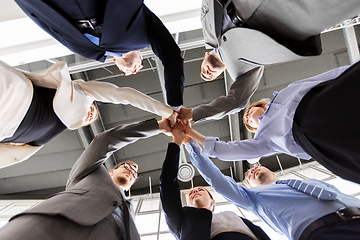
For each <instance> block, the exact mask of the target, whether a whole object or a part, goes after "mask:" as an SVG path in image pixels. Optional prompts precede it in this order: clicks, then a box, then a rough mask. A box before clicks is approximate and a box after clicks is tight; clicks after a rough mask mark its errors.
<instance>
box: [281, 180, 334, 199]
mask: <svg viewBox="0 0 360 240" xmlns="http://www.w3.org/2000/svg"><path fill="white" fill-rule="evenodd" d="M276 184H287V185H289V186H290V187H292V188H295V189H296V190H298V191H300V192H303V193H306V194H309V195H310V196H313V197H316V198H317V199H318V200H325V201H330V200H335V199H336V197H337V195H336V193H334V192H332V191H329V190H325V189H323V188H321V187H316V186H314V185H311V184H308V183H305V182H303V181H301V180H295V179H288V180H278V181H276Z"/></svg>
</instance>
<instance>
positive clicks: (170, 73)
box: [144, 8, 184, 107]
mask: <svg viewBox="0 0 360 240" xmlns="http://www.w3.org/2000/svg"><path fill="white" fill-rule="evenodd" d="M144 11H145V14H146V15H147V23H146V25H147V29H148V35H149V40H150V44H151V48H152V50H153V52H154V53H155V55H156V56H157V57H158V58H159V59H160V61H161V63H162V65H163V66H164V78H165V89H166V99H167V102H168V104H169V105H170V106H173V107H179V106H182V105H183V92H184V59H183V58H182V57H181V50H180V48H179V47H178V45H177V44H176V42H175V41H174V39H173V37H172V36H171V34H170V32H169V31H168V30H167V29H166V27H165V26H164V24H163V23H162V22H161V21H160V19H159V18H158V17H157V16H155V15H154V14H153V13H152V12H151V11H149V10H148V9H147V8H146V9H144Z"/></svg>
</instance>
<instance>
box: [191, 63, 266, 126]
mask: <svg viewBox="0 0 360 240" xmlns="http://www.w3.org/2000/svg"><path fill="white" fill-rule="evenodd" d="M263 72H264V67H257V68H254V69H252V70H250V71H248V72H246V73H244V74H243V75H241V76H240V77H238V78H237V79H236V81H235V82H234V83H233V84H232V85H231V87H230V90H229V92H228V94H227V95H226V96H221V97H219V98H216V99H214V100H213V101H212V102H210V103H209V104H202V105H200V106H197V107H195V108H193V109H192V119H193V121H194V122H197V121H200V120H210V119H221V118H223V117H224V116H226V115H229V114H233V113H236V112H240V111H241V110H242V109H244V108H245V105H246V103H247V102H248V100H249V99H250V97H251V96H252V95H253V94H254V92H255V91H256V89H257V87H258V86H259V82H260V79H261V77H262V75H263Z"/></svg>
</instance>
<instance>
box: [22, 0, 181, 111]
mask: <svg viewBox="0 0 360 240" xmlns="http://www.w3.org/2000/svg"><path fill="white" fill-rule="evenodd" d="M16 3H17V4H18V5H19V6H20V7H21V8H22V10H23V11H24V12H25V13H26V14H27V15H28V16H29V17H30V18H31V19H32V20H33V21H34V22H35V23H36V24H37V25H39V26H40V27H41V28H42V29H44V30H45V31H46V32H48V33H49V34H50V35H52V36H53V37H54V38H55V39H56V40H58V41H59V42H60V43H61V44H63V45H65V46H66V47H67V48H69V49H70V50H71V51H73V52H75V53H78V54H80V55H82V56H84V57H87V58H91V59H94V60H98V61H102V62H103V61H105V59H106V55H105V52H106V51H110V52H116V53H120V54H124V53H127V52H129V51H133V50H138V49H142V48H145V47H148V46H151V47H152V50H153V51H154V53H155V54H156V55H157V56H158V57H159V59H160V60H161V61H162V64H163V66H164V75H165V82H166V84H165V88H166V92H167V101H168V104H169V105H171V106H181V105H182V103H183V101H182V95H183V81H184V73H183V68H184V67H183V58H182V57H181V55H180V53H181V52H180V49H179V47H178V46H177V44H176V43H175V41H174V39H173V38H172V36H171V34H170V33H169V31H168V30H167V29H166V28H165V26H164V25H163V23H162V22H161V21H160V20H159V19H158V18H157V17H156V16H155V15H154V14H153V13H152V12H151V11H150V10H149V9H148V8H147V7H146V6H145V5H144V4H143V1H142V0H134V1H131V4H129V3H128V1H124V0H122V1H117V0H107V1H100V0H79V1H73V2H72V1H69V2H66V4H65V3H64V2H62V1H56V0H53V1H41V0H16ZM94 16H97V17H100V18H101V17H102V16H103V33H102V36H101V39H100V44H99V46H97V45H95V44H93V43H92V42H91V41H90V40H88V39H87V38H86V37H85V36H84V35H83V33H81V32H80V31H79V30H78V29H77V28H76V27H75V26H74V25H73V23H72V22H73V21H74V20H77V19H90V18H92V17H94Z"/></svg>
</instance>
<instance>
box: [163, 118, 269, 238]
mask: <svg viewBox="0 0 360 240" xmlns="http://www.w3.org/2000/svg"><path fill="white" fill-rule="evenodd" d="M172 135H173V141H172V142H171V143H169V146H168V150H167V154H166V158H165V161H164V163H163V168H162V173H161V176H160V197H161V202H162V206H163V209H164V212H165V218H166V223H167V225H168V227H169V229H170V231H171V233H172V234H173V235H174V236H175V237H176V238H177V239H180V240H207V239H212V240H220V239H228V240H232V239H233V240H235V239H236V240H251V239H255V240H265V239H266V240H269V237H268V236H267V235H266V233H264V232H263V230H262V229H261V228H260V227H258V226H255V225H253V224H252V223H251V222H250V221H249V220H247V219H243V218H240V217H238V216H236V215H235V214H234V213H232V212H224V213H225V214H226V215H225V216H220V215H221V214H223V213H219V214H213V210H214V206H215V200H214V199H213V198H212V196H211V194H210V193H209V192H208V191H207V190H206V189H205V188H203V187H195V188H193V189H192V190H191V191H190V193H189V203H190V206H189V207H187V206H186V207H182V203H181V198H180V187H179V184H178V182H177V173H178V168H179V154H180V145H181V143H182V141H183V140H184V138H185V133H184V132H182V129H181V125H180V124H177V125H175V127H174V129H173V130H172ZM232 214H233V215H232ZM218 215H219V216H218ZM234 215H235V216H236V218H234ZM229 216H230V218H232V222H236V224H230V225H233V226H229V223H228V222H227V221H226V220H225V221H222V220H221V219H224V217H225V218H228V217H229ZM233 218H234V219H233ZM224 223H225V224H227V226H222V225H223V224H224ZM238 223H239V224H238ZM224 228H227V230H226V231H224Z"/></svg>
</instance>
